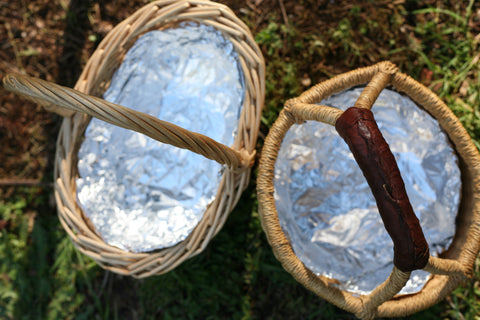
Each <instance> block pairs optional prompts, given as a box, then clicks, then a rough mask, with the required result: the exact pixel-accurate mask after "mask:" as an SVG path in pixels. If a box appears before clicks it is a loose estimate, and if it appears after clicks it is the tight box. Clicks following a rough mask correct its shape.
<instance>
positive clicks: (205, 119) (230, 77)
mask: <svg viewBox="0 0 480 320" xmlns="http://www.w3.org/2000/svg"><path fill="white" fill-rule="evenodd" d="M244 95H245V86H244V80H243V73H242V70H241V67H240V64H239V61H238V56H237V53H236V51H235V50H234V47H233V45H232V43H231V42H230V41H228V40H227V39H225V38H224V37H223V36H222V34H221V32H220V31H218V30H216V29H214V28H213V27H209V26H205V25H198V24H193V23H183V24H182V25H180V27H178V28H172V29H167V30H163V31H158V30H157V31H151V32H148V33H146V34H145V35H143V36H142V37H140V38H139V39H138V40H137V42H136V43H135V44H134V46H133V47H132V48H131V49H130V50H129V51H128V52H127V54H126V56H125V59H124V61H123V63H122V64H121V66H120V67H119V69H118V70H117V71H116V73H115V74H114V76H113V78H112V80H111V84H110V87H109V89H108V90H107V91H106V92H105V95H104V98H105V99H106V100H108V101H111V102H114V103H117V104H120V105H124V106H126V107H129V108H132V109H135V110H138V111H142V112H144V113H148V114H150V115H153V116H156V117H158V118H159V119H162V120H166V121H168V122H171V123H174V124H176V125H178V126H180V127H183V128H185V129H188V130H191V131H194V132H198V133H201V134H204V135H206V136H209V137H210V138H212V139H215V140H217V141H219V142H221V143H223V144H226V145H231V144H232V143H233V141H234V136H235V133H236V130H237V124H238V119H239V115H240V112H241V107H242V104H243V99H244ZM78 156H79V162H78V169H79V176H80V177H79V178H78V179H77V197H78V201H79V204H80V206H81V208H82V209H83V211H84V213H85V215H86V216H87V217H88V218H89V219H90V220H91V222H92V223H93V225H94V226H95V228H96V230H97V232H98V233H99V234H100V235H101V237H102V238H103V239H104V241H105V242H106V243H108V244H110V245H113V246H117V247H119V248H121V249H124V250H128V251H131V252H147V251H151V250H154V249H161V248H165V247H169V246H172V245H175V244H177V243H178V242H180V241H183V240H184V239H185V238H186V237H187V236H188V235H189V234H190V232H191V231H192V230H193V229H194V228H195V226H196V225H197V224H198V222H199V221H200V220H201V219H202V216H203V213H204V212H205V210H206V208H207V206H208V205H209V203H211V202H212V200H213V199H214V197H215V195H216V192H217V189H218V187H219V183H220V179H221V174H222V170H223V167H222V166H221V165H220V164H218V163H217V162H215V161H212V160H208V159H206V158H204V157H202V156H199V155H197V154H195V153H193V152H190V151H187V150H183V149H178V148H175V147H172V146H170V145H167V144H162V143H160V142H157V141H155V140H153V139H151V138H149V137H146V136H144V135H142V134H139V133H136V132H133V131H129V130H126V129H123V128H119V127H116V126H113V125H110V124H108V123H105V122H102V121H100V120H97V119H92V121H91V122H90V124H89V125H88V127H87V130H86V132H85V140H84V141H83V143H82V145H81V148H80V151H79V155H78Z"/></svg>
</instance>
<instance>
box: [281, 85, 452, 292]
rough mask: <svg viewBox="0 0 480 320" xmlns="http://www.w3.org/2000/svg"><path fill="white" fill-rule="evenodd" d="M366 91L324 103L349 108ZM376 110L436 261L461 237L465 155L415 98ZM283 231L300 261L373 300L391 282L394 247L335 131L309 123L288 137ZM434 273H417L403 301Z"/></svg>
mask: <svg viewBox="0 0 480 320" xmlns="http://www.w3.org/2000/svg"><path fill="white" fill-rule="evenodd" d="M361 91H362V88H357V89H352V90H349V91H346V92H342V93H339V94H337V95H334V96H332V97H330V98H328V99H327V100H325V101H323V102H321V104H324V105H328V106H333V107H337V108H340V109H346V108H347V107H350V106H353V104H354V102H355V101H356V99H357V98H358V96H359V94H360V92H361ZM372 111H373V113H374V115H375V119H376V120H377V122H378V125H379V128H380V130H381V131H382V133H383V135H384V137H385V140H386V141H387V142H388V144H389V145H390V148H391V150H392V152H393V154H394V156H395V158H396V160H397V162H398V166H399V169H400V171H401V173H402V177H403V180H404V182H405V185H406V189H407V194H408V196H409V198H410V201H411V203H412V206H413V208H414V210H415V213H416V215H417V217H418V218H419V220H420V224H421V226H422V228H423V230H424V233H425V237H426V239H427V241H428V243H429V245H430V251H431V254H433V255H435V254H436V253H438V252H441V251H443V250H444V249H446V248H447V247H448V245H449V244H450V243H451V240H452V238H453V235H454V233H455V216H456V213H457V211H458V206H459V195H460V189H461V181H460V170H459V168H458V159H457V156H456V154H455V152H454V150H453V148H452V146H451V145H450V143H449V141H448V138H447V136H446V134H445V133H444V132H443V131H442V129H441V128H440V127H439V125H438V123H437V122H436V120H435V119H433V118H432V117H431V116H430V115H429V114H428V113H426V112H425V111H424V110H423V109H420V108H419V107H418V106H416V105H415V103H414V102H412V101H411V100H410V99H409V98H408V97H404V96H402V95H400V94H398V93H396V92H394V91H390V90H383V92H382V93H381V94H380V96H379V98H378V99H377V101H376V103H375V104H374V106H373V108H372ZM274 186H275V202H276V207H277V210H278V215H279V219H280V223H281V226H282V228H283V230H284V231H285V232H286V234H287V236H288V237H289V239H290V241H291V243H292V247H293V249H294V251H295V253H296V254H297V256H298V257H299V259H300V260H301V261H302V262H303V263H304V264H305V265H306V266H307V267H308V268H310V269H311V270H312V271H313V272H315V273H316V274H318V275H324V276H327V277H331V278H335V279H338V280H340V281H341V284H340V285H339V287H340V288H341V289H342V290H347V291H350V292H353V293H355V294H367V293H369V292H371V291H372V290H373V289H374V288H375V287H376V286H377V285H379V284H380V283H382V282H383V281H384V280H385V279H387V277H388V276H389V274H390V272H391V271H392V268H393V262H392V261H393V243H392V240H391V239H390V238H389V236H388V234H387V232H386V231H385V228H384V226H383V223H382V220H381V218H380V215H379V213H378V209H377V206H376V203H375V199H374V197H373V195H372V193H371V191H370V188H369V186H368V184H367V181H366V179H365V177H364V176H363V174H362V172H361V170H360V169H359V168H358V165H357V163H356V162H355V160H354V158H353V155H352V154H351V152H350V151H349V149H348V146H347V144H346V143H345V142H344V141H343V140H342V138H341V137H340V136H339V135H338V133H337V132H336V131H335V128H334V127H333V126H330V125H327V124H323V123H320V122H313V121H307V122H306V123H304V124H301V125H294V126H293V127H292V128H291V129H290V130H289V131H288V133H287V135H286V137H285V139H284V141H283V143H282V146H281V149H280V152H279V155H278V160H277V162H276V166H275V179H274ZM428 277H429V274H428V273H427V272H424V271H414V272H413V273H412V275H411V277H410V280H409V281H408V283H407V285H406V286H405V288H404V289H403V290H402V291H401V293H402V294H407V293H414V292H418V291H419V290H421V288H422V287H423V284H424V283H425V282H426V281H427V280H428Z"/></svg>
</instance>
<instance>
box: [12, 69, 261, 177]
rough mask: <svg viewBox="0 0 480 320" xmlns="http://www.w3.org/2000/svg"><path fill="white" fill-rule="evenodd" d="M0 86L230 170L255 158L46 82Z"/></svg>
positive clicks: (15, 80) (23, 80)
mask: <svg viewBox="0 0 480 320" xmlns="http://www.w3.org/2000/svg"><path fill="white" fill-rule="evenodd" d="M3 86H4V88H5V89H7V90H9V91H12V92H15V93H17V94H19V95H21V96H23V97H25V98H27V99H29V100H31V101H33V102H36V103H39V104H41V105H51V104H54V105H56V106H59V107H62V108H65V109H68V110H73V111H75V112H80V113H84V114H87V115H90V116H93V117H96V118H98V119H100V120H103V121H105V122H108V123H111V124H114V125H116V126H119V127H122V128H125V129H130V130H133V131H137V132H140V133H142V134H145V135H147V136H149V137H151V138H153V139H155V140H157V141H160V142H162V143H167V144H170V145H173V146H175V147H178V148H182V149H187V150H190V151H193V152H195V153H197V154H200V155H202V156H204V157H206V158H208V159H211V160H215V161H217V162H218V163H220V164H222V165H227V166H228V167H230V168H233V169H238V168H249V167H251V166H252V165H253V160H254V155H253V154H250V153H249V152H248V151H247V150H245V149H242V150H234V149H232V148H230V147H228V146H226V145H224V144H221V143H219V142H217V141H215V140H213V139H211V138H209V137H207V136H205V135H202V134H199V133H195V132H192V131H189V130H186V129H183V128H181V127H179V126H177V125H174V124H172V123H169V122H166V121H162V120H159V119H157V118H155V117H153V116H150V115H148V114H146V113H143V112H139V111H135V110H132V109H129V108H127V107H123V106H121V105H118V104H115V103H111V102H108V101H105V100H104V99H101V98H98V97H95V96H91V95H88V94H85V93H82V92H80V91H77V90H74V89H71V88H67V87H64V86H60V85H58V84H55V83H52V82H49V81H45V80H41V79H38V78H33V77H28V76H24V75H20V74H7V75H6V76H5V77H4V78H3Z"/></svg>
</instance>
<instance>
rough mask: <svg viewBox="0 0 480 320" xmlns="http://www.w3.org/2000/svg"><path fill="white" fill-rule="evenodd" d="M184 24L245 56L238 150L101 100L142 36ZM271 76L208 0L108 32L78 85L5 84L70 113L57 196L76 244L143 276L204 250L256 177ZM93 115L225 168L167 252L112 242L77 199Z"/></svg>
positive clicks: (10, 80) (148, 13) (155, 10)
mask: <svg viewBox="0 0 480 320" xmlns="http://www.w3.org/2000/svg"><path fill="white" fill-rule="evenodd" d="M183 21H193V22H197V23H200V24H204V25H208V26H213V27H214V28H215V29H217V30H220V31H221V32H222V34H223V35H224V37H225V38H226V39H228V40H230V41H231V43H232V44H233V46H234V48H235V50H236V52H237V54H238V57H239V62H240V65H241V68H242V71H243V76H244V80H245V92H246V93H245V96H244V104H243V109H242V113H241V115H240V119H239V123H238V130H237V134H236V137H235V141H234V144H233V146H231V147H227V146H225V145H222V144H220V143H218V142H216V141H214V140H212V139H210V138H208V137H206V136H203V135H200V134H196V133H193V132H190V131H187V130H184V129H182V128H180V127H178V126H175V125H173V124H170V123H166V122H164V121H161V120H158V119H156V118H154V117H151V116H148V115H146V114H143V113H140V112H136V111H133V110H130V109H128V108H125V107H122V106H119V105H115V104H113V103H109V102H107V101H104V100H103V99H100V98H98V97H101V96H102V95H103V93H104V92H105V90H106V89H107V87H108V86H109V84H110V79H111V78H112V76H113V73H114V72H115V70H116V69H117V68H118V67H119V66H120V64H121V63H122V61H123V58H124V56H125V53H126V52H127V51H128V49H129V48H130V47H131V46H132V45H133V44H134V43H135V41H136V40H137V39H138V38H139V36H141V35H142V34H144V33H145V32H147V31H151V30H163V29H166V28H171V27H175V26H177V25H178V24H179V23H181V22H183ZM264 78H265V66H264V60H263V57H262V54H261V52H260V50H259V48H258V46H257V45H256V44H255V41H254V39H253V37H252V35H251V33H250V31H249V29H248V28H247V26H246V25H245V24H244V23H242V22H241V21H240V20H239V19H238V18H237V17H236V16H235V15H234V13H233V12H232V11H231V10H230V9H229V8H227V7H226V6H224V5H221V4H217V3H213V2H210V1H204V0H198V1H196V0H193V1H188V0H184V1H172V0H165V1H156V2H152V3H150V4H148V5H146V6H144V7H143V8H141V9H140V10H138V11H137V12H135V13H134V14H133V15H131V16H130V17H129V18H127V19H126V20H124V21H123V22H121V23H120V24H119V25H118V26H116V27H115V28H114V29H113V30H112V31H111V32H110V33H109V34H108V35H107V36H106V38H105V39H104V40H103V41H102V42H101V43H100V45H99V47H98V48H97V49H96V51H95V52H94V54H93V55H92V57H91V58H90V59H89V61H88V63H87V65H86V67H85V69H84V70H83V73H82V74H81V76H80V79H79V80H78V82H77V84H76V86H75V89H76V90H72V89H69V88H65V87H61V86H58V85H55V84H52V83H48V82H46V81H42V80H38V79H33V78H29V77H24V76H20V75H7V76H6V77H5V79H4V86H5V87H6V88H7V89H8V90H11V91H15V92H17V93H19V94H21V95H23V96H25V97H27V98H29V99H32V100H34V101H36V102H39V103H41V104H42V105H44V106H45V107H46V108H47V109H50V110H52V111H56V112H58V113H60V114H62V115H63V116H64V117H65V118H64V120H63V123H62V127H61V129H60V133H59V137H58V141H57V153H56V161H55V173H54V179H55V198H56V202H57V206H58V214H59V218H60V222H61V224H62V225H63V227H64V228H65V230H66V231H67V233H68V235H69V236H70V237H71V239H72V240H73V242H74V244H75V246H76V247H77V248H78V250H80V251H81V252H82V253H84V254H86V255H88V256H90V257H92V258H93V259H94V260H95V261H97V262H98V263H99V264H100V265H101V266H102V267H103V268H105V269H108V270H110V271H113V272H116V273H119V274H123V275H130V276H133V277H137V278H142V277H147V276H151V275H155V274H161V273H165V272H168V271H170V270H172V269H173V268H175V267H176V266H178V265H179V264H180V263H182V262H183V261H184V260H186V259H188V258H190V257H193V256H195V255H197V254H199V253H200V252H202V251H203V250H204V249H205V247H206V246H207V244H208V243H209V241H210V239H212V237H213V236H215V235H216V234H217V233H218V231H219V230H220V229H221V227H222V226H223V224H224V223H225V220H226V218H227V216H228V214H229V213H230V211H231V210H232V209H233V207H234V206H235V204H236V203H237V201H238V200H239V198H240V196H241V193H242V191H243V190H244V189H245V188H246V186H247V184H248V182H249V178H250V171H251V166H252V165H253V162H254V161H253V160H254V154H255V144H256V139H257V135H258V129H259V124H260V116H261V111H262V107H263V102H264V91H265V89H264ZM58 106H59V107H61V108H59V107H58ZM91 116H94V117H97V118H99V119H101V120H104V121H107V122H110V123H113V124H115V125H118V126H121V127H124V128H127V129H130V130H135V131H137V132H141V133H143V134H145V135H148V136H150V137H152V138H154V139H156V140H158V141H161V142H164V143H168V144H171V145H173V146H176V147H179V148H184V149H188V150H191V151H193V152H196V153H198V154H201V155H203V156H205V157H207V158H209V159H212V160H215V161H217V162H219V163H220V164H223V165H225V167H226V169H225V170H224V173H223V176H222V180H221V183H220V186H219V189H218V191H217V194H216V196H215V199H214V201H213V202H212V203H211V204H210V205H209V206H208V208H207V209H206V212H205V213H204V215H203V218H202V219H201V221H200V222H199V223H198V225H197V226H196V227H195V229H194V230H193V231H192V232H191V233H190V234H189V236H188V237H187V239H185V240H184V241H182V242H180V243H178V244H177V245H174V246H172V247H168V248H165V249H161V250H156V251H152V252H148V253H131V252H126V251H124V250H121V249H119V248H116V247H114V246H111V245H108V244H106V243H105V242H104V241H103V240H102V239H101V238H100V236H99V235H97V234H96V233H95V231H94V228H93V227H92V226H91V225H90V223H89V220H88V219H86V218H85V216H84V214H83V212H82V210H81V209H80V208H79V206H78V204H77V198H76V183H75V180H76V178H77V176H78V170H77V161H78V156H77V154H78V150H79V147H80V144H81V141H82V138H83V134H84V131H85V129H86V127H87V125H88V123H89V121H90V119H91Z"/></svg>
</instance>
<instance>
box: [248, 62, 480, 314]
mask: <svg viewBox="0 0 480 320" xmlns="http://www.w3.org/2000/svg"><path fill="white" fill-rule="evenodd" d="M365 83H368V85H367V86H366V87H365V88H364V90H363V91H362V93H361V95H360V97H359V98H358V99H357V101H356V103H355V105H354V107H351V108H349V109H347V110H346V111H345V112H343V111H342V110H339V109H336V108H332V107H327V106H321V105H316V104H314V103H315V102H320V101H322V100H323V99H325V98H327V97H328V96H330V95H332V94H334V93H337V92H341V91H344V90H346V89H348V88H351V87H353V86H357V85H361V84H365ZM387 85H393V86H394V87H395V88H396V89H397V90H399V91H402V92H405V93H406V94H407V95H408V96H410V97H411V98H412V99H413V100H414V101H415V102H417V103H418V104H419V105H421V106H423V107H424V108H425V109H427V111H428V112H430V113H431V114H432V115H433V116H434V117H435V118H436V119H437V120H438V121H439V124H440V126H441V127H442V128H443V129H444V130H446V131H447V134H448V135H449V138H450V139H451V140H452V142H453V144H454V145H455V148H456V151H457V152H458V154H459V155H460V158H461V165H462V177H463V179H462V181H464V186H463V190H462V192H463V194H462V202H463V203H462V205H461V209H460V210H461V212H459V217H458V218H457V224H458V225H457V231H456V235H455V237H454V241H453V243H452V245H451V246H450V248H449V250H448V251H447V253H446V254H445V255H444V257H442V258H437V257H433V256H431V255H429V250H428V244H427V242H426V240H425V237H424V235H423V232H422V229H421V227H420V224H419V221H418V219H417V217H416V216H415V214H414V212H413V209H412V207H411V205H410V202H409V200H408V197H407V195H406V192H405V186H404V184H403V180H402V178H401V175H400V171H399V169H398V167H397V164H396V161H395V158H394V157H393V154H392V153H391V151H390V149H389V147H388V144H387V143H386V142H385V140H384V139H383V136H382V134H381V132H380V130H379V129H378V126H377V125H376V122H375V119H374V117H373V113H372V112H371V111H370V109H371V107H372V105H373V103H374V102H375V100H376V99H377V97H378V95H379V94H380V92H381V91H382V90H383V88H385V87H386V86H387ZM305 120H315V121H321V122H324V123H328V124H331V125H334V126H335V127H336V129H337V132H338V133H339V134H340V136H341V137H342V138H343V139H344V140H345V141H346V142H347V144H348V145H349V148H350V150H351V151H352V153H353V155H354V157H355V159H356V161H357V163H358V165H359V166H360V168H361V169H362V172H363V173H364V175H365V177H366V179H367V182H368V184H369V186H370V188H371V190H372V192H373V194H374V197H375V199H376V202H377V206H378V208H379V212H380V215H381V217H382V220H383V222H384V225H385V228H386V230H387V232H388V233H389V235H390V237H391V238H392V240H393V243H394V268H393V271H392V273H391V275H390V277H389V278H388V279H387V280H386V281H385V282H384V283H382V284H381V285H379V286H378V287H377V288H376V289H374V290H373V291H372V292H371V293H370V294H368V295H365V296H361V297H356V296H354V295H352V294H351V293H349V292H346V291H342V290H340V289H338V288H336V287H334V286H330V285H329V283H330V281H328V279H326V278H324V277H323V276H317V275H315V274H314V273H313V272H312V271H311V270H309V269H308V268H307V267H306V266H305V265H304V264H303V263H302V262H301V261H300V260H299V258H298V257H297V256H296V255H295V253H294V251H293V249H292V246H291V244H290V243H289V241H288V239H287V237H286V236H285V234H284V232H283V230H282V228H281V226H280V223H279V219H278V214H277V211H276V207H275V200H274V198H273V193H274V192H273V174H274V166H275V162H276V159H277V156H278V151H279V149H280V146H281V142H282V140H283V138H284V136H285V134H286V132H287V131H288V130H289V128H290V127H291V126H292V125H293V124H294V123H301V122H304V121H305ZM479 178H480V156H479V154H478V151H477V150H476V148H475V147H474V145H473V143H472V142H471V139H470V137H469V136H468V134H467V133H466V131H465V129H464V128H463V127H462V126H461V124H460V123H459V121H458V120H457V119H456V118H455V116H454V115H453V113H452V112H451V111H450V110H449V109H448V107H446V106H445V104H443V102H441V100H440V99H438V97H436V96H435V95H434V94H433V93H432V92H431V91H429V90H428V89H427V88H425V87H423V86H422V85H420V84H419V83H417V82H416V81H414V80H413V79H411V78H410V77H408V76H406V75H404V74H401V73H399V72H398V71H397V68H396V66H394V65H393V64H391V63H389V62H383V63H379V64H377V65H374V66H372V67H367V68H362V69H357V70H354V71H351V72H349V73H346V74H343V75H340V76H337V77H335V78H333V79H331V80H328V81H326V82H323V83H320V84H318V85H317V86H314V87H313V88H311V89H310V90H308V91H306V92H304V93H303V94H302V95H301V96H299V97H298V98H295V99H291V100H289V101H287V102H286V104H285V108H284V110H282V112H281V113H280V115H279V117H278V119H277V121H276V122H275V123H274V125H273V126H272V128H271V130H270V132H269V135H268V136H267V138H266V140H265V144H264V147H263V150H262V155H261V159H260V165H259V175H258V179H257V190H258V197H259V205H260V217H261V220H262V226H263V228H264V230H265V233H266V235H267V238H268V241H269V243H270V245H271V246H272V249H273V251H274V253H275V255H276V257H277V259H279V260H280V262H281V263H282V265H283V267H284V268H285V269H286V270H287V271H288V272H290V273H291V274H292V275H293V276H294V277H295V278H296V279H297V280H298V281H299V282H300V283H302V284H303V285H304V286H306V287H307V288H308V289H310V290H312V291H313V292H315V293H316V294H318V295H319V296H321V297H323V298H325V299H327V300H329V301H330V302H332V303H334V304H335V305H337V306H338V307H340V308H343V309H345V310H347V311H350V312H352V313H355V314H356V315H357V316H358V317H359V318H362V319H372V318H374V317H375V316H383V317H394V316H405V315H408V314H411V313H414V312H418V311H420V310H423V309H425V308H427V307H429V306H431V305H433V304H434V303H436V302H438V301H439V300H440V299H442V298H443V297H444V296H445V295H446V294H448V293H449V291H451V290H452V289H453V288H454V287H456V286H458V285H459V284H460V283H462V281H464V280H465V279H467V278H468V277H470V276H471V275H472V270H473V266H474V263H475V259H476V256H477V254H478V252H479V249H480V248H479V244H480V241H479V240H480V235H479V233H478V228H477V227H476V226H477V225H478V223H479V221H480V217H479V212H480V203H479V200H478V199H479V196H480V185H479ZM417 269H423V270H425V271H428V272H430V273H432V274H433V275H434V276H433V277H432V279H431V280H430V281H429V282H428V283H427V284H426V285H425V286H424V288H423V289H422V291H421V292H419V293H417V294H413V295H400V296H397V297H395V299H392V298H393V297H394V296H395V295H396V294H397V293H398V292H399V291H400V290H401V289H402V288H403V287H404V285H405V284H406V282H407V281H408V279H409V277H410V273H411V271H413V270H417Z"/></svg>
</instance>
